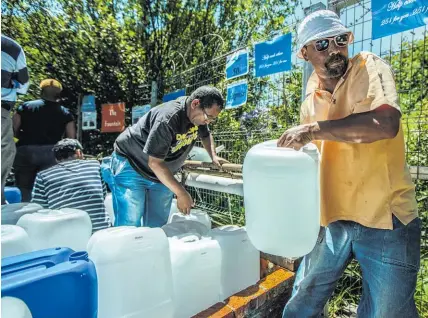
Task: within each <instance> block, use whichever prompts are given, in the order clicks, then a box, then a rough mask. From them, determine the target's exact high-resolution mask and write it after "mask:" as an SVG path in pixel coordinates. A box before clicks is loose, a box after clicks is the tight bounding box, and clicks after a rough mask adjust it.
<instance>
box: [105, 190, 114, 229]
mask: <svg viewBox="0 0 428 318" xmlns="http://www.w3.org/2000/svg"><path fill="white" fill-rule="evenodd" d="M104 207H105V209H106V212H107V214H108V216H109V217H110V222H111V224H112V225H114V220H115V217H114V209H113V197H112V194H111V193H107V195H106V198H105V199H104Z"/></svg>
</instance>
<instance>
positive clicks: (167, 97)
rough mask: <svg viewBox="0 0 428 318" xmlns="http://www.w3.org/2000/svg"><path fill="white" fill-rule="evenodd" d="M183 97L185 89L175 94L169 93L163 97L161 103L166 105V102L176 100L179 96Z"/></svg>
mask: <svg viewBox="0 0 428 318" xmlns="http://www.w3.org/2000/svg"><path fill="white" fill-rule="evenodd" d="M185 95H186V89H185V88H182V89H179V90H177V91H175V92H171V93H168V94H165V95H163V98H162V101H163V102H164V103H166V102H169V101H170V100H175V99H177V98H179V97H181V96H185Z"/></svg>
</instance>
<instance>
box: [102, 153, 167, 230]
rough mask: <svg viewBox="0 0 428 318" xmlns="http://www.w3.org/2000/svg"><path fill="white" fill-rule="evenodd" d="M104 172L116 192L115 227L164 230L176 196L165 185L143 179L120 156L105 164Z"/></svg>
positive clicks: (113, 195)
mask: <svg viewBox="0 0 428 318" xmlns="http://www.w3.org/2000/svg"><path fill="white" fill-rule="evenodd" d="M101 170H102V175H103V178H104V180H105V181H106V183H107V184H108V185H109V187H110V190H111V192H112V199H113V209H114V216H115V221H114V226H122V225H133V226H148V227H160V226H163V225H165V224H166V223H167V221H168V216H169V213H170V209H171V203H172V198H173V193H172V192H171V190H169V189H168V188H167V187H166V186H165V185H163V184H162V183H157V182H153V181H150V180H148V179H146V178H144V177H143V176H141V174H139V173H138V172H137V171H135V169H134V168H133V167H132V166H131V164H130V163H129V161H128V159H126V158H125V157H123V156H120V155H118V154H117V153H116V152H113V154H112V156H111V157H110V158H106V159H104V160H103V163H102V165H101Z"/></svg>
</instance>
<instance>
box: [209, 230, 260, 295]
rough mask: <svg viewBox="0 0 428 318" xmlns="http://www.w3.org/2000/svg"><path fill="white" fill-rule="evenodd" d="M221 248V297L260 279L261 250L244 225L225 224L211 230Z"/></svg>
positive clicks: (238, 290)
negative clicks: (252, 240) (252, 241)
mask: <svg viewBox="0 0 428 318" xmlns="http://www.w3.org/2000/svg"><path fill="white" fill-rule="evenodd" d="M211 236H212V238H213V239H214V240H216V241H217V242H218V243H219V245H220V249H221V257H222V262H221V298H222V299H226V298H228V297H230V296H232V295H233V294H235V293H237V292H240V291H241V290H244V289H245V288H247V287H249V286H251V285H254V284H255V283H257V282H258V281H259V279H260V252H259V251H258V250H257V249H256V248H255V247H254V245H253V244H252V243H251V241H250V239H249V238H248V235H247V231H246V230H245V228H244V227H239V226H236V225H225V226H222V227H218V228H215V229H212V230H211Z"/></svg>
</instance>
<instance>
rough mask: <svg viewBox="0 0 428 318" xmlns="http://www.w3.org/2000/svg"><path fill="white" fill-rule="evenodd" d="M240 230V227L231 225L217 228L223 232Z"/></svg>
mask: <svg viewBox="0 0 428 318" xmlns="http://www.w3.org/2000/svg"><path fill="white" fill-rule="evenodd" d="M239 229H240V227H239V226H237V225H232V224H229V225H223V226H221V227H220V228H219V230H225V231H232V230H239Z"/></svg>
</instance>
